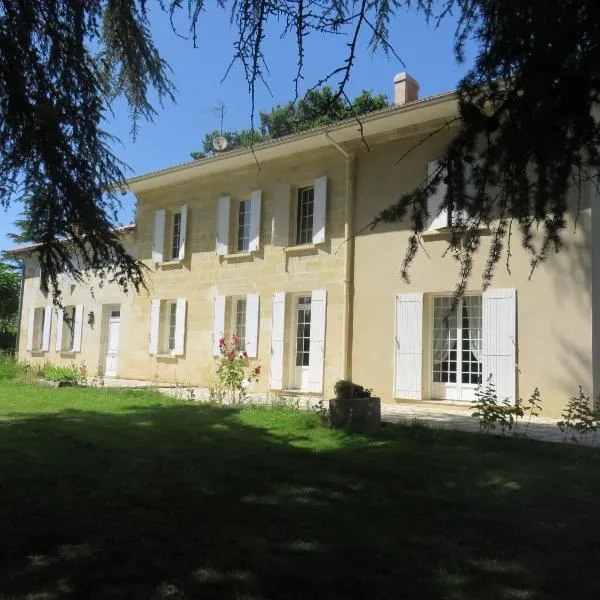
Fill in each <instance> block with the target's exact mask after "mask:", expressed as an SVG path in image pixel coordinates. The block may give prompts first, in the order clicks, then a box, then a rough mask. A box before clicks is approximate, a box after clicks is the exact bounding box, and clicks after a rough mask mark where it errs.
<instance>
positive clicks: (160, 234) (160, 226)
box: [152, 210, 165, 263]
mask: <svg viewBox="0 0 600 600" xmlns="http://www.w3.org/2000/svg"><path fill="white" fill-rule="evenodd" d="M164 251H165V211H164V210H157V211H156V212H155V213H154V244H153V246H152V260H153V261H154V262H155V263H160V262H162V261H163V253H164Z"/></svg>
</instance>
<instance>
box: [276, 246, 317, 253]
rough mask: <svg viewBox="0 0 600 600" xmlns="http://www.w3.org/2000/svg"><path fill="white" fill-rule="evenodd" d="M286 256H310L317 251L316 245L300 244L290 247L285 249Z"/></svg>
mask: <svg viewBox="0 0 600 600" xmlns="http://www.w3.org/2000/svg"><path fill="white" fill-rule="evenodd" d="M283 251H284V252H285V253H286V254H305V253H306V254H308V253H312V252H316V251H317V245H316V244H298V245H297V246H288V247H286V248H284V249H283Z"/></svg>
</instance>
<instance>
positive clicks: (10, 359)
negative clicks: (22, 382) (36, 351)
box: [0, 351, 22, 380]
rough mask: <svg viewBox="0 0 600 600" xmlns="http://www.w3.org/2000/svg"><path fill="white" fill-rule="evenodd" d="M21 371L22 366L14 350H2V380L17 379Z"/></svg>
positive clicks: (0, 369) (0, 377) (0, 361)
mask: <svg viewBox="0 0 600 600" xmlns="http://www.w3.org/2000/svg"><path fill="white" fill-rule="evenodd" d="M21 371H22V368H21V366H20V365H19V363H18V362H17V359H16V358H15V355H14V354H12V352H1V351H0V380H3V379H4V380H6V379H16V377H17V376H18V375H19V374H20V372H21Z"/></svg>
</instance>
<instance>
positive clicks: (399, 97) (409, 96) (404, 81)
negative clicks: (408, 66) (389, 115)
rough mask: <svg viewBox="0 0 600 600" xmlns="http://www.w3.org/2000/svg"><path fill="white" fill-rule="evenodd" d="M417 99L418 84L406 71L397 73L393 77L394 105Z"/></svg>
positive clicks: (401, 104)
mask: <svg viewBox="0 0 600 600" xmlns="http://www.w3.org/2000/svg"><path fill="white" fill-rule="evenodd" d="M418 99H419V84H418V83H417V80H416V79H413V78H412V77H411V76H410V75H409V74H408V73H406V72H402V73H398V75H396V76H395V77H394V105H395V106H403V105H404V104H408V103H409V102H415V101H416V100H418Z"/></svg>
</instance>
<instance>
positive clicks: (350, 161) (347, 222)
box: [325, 131, 355, 379]
mask: <svg viewBox="0 0 600 600" xmlns="http://www.w3.org/2000/svg"><path fill="white" fill-rule="evenodd" d="M325 137H326V138H327V139H328V140H329V141H330V142H331V143H332V144H333V146H334V147H335V148H336V149H337V150H338V151H339V152H340V153H341V154H342V155H343V156H344V158H345V160H346V197H345V206H344V243H345V244H346V249H345V252H344V308H343V316H342V321H343V327H344V329H343V331H342V348H343V351H342V377H341V379H350V378H351V377H352V360H351V347H350V346H351V338H352V308H353V304H352V295H353V293H354V290H353V288H352V285H353V280H354V168H355V159H354V154H353V153H351V152H348V151H347V150H346V149H345V148H343V147H342V146H341V145H340V144H339V143H338V142H336V141H335V140H334V139H333V138H332V137H331V135H330V133H329V131H326V132H325Z"/></svg>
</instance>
